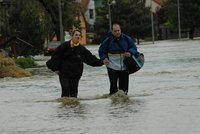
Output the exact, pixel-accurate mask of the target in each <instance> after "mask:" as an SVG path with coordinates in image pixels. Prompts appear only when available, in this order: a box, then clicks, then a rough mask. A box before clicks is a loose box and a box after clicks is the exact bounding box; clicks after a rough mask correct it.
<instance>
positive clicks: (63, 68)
mask: <svg viewBox="0 0 200 134" xmlns="http://www.w3.org/2000/svg"><path fill="white" fill-rule="evenodd" d="M80 40H81V32H80V31H79V30H74V31H73V32H72V39H71V40H69V41H66V42H64V43H63V44H61V45H60V46H58V47H57V48H56V51H55V53H54V54H53V55H52V57H51V59H50V60H49V61H47V67H48V68H49V69H51V70H52V71H54V72H56V73H57V74H58V75H59V80H60V84H61V88H62V94H61V97H76V98H77V95H78V83H79V80H80V78H81V76H82V73H83V63H86V64H88V65H90V66H93V67H94V66H102V65H103V64H104V62H103V61H102V60H100V59H98V58H97V57H96V56H94V55H92V53H91V52H90V51H89V50H88V49H87V48H85V47H84V46H82V45H80Z"/></svg>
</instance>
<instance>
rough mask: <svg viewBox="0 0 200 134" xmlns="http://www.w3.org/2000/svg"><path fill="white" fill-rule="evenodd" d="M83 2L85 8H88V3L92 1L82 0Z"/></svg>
mask: <svg viewBox="0 0 200 134" xmlns="http://www.w3.org/2000/svg"><path fill="white" fill-rule="evenodd" d="M81 3H82V5H83V6H84V8H87V7H88V4H89V3H90V0H81Z"/></svg>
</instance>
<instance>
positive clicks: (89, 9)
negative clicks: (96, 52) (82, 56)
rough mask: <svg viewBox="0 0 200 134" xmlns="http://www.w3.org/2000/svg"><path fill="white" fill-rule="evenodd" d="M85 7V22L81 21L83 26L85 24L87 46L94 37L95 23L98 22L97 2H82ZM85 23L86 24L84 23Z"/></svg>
mask: <svg viewBox="0 0 200 134" xmlns="http://www.w3.org/2000/svg"><path fill="white" fill-rule="evenodd" d="M80 2H81V4H82V6H83V12H82V15H83V17H84V20H81V25H82V24H83V23H85V25H86V26H87V27H86V26H85V30H86V31H85V33H86V34H85V35H84V36H86V44H90V43H91V42H92V40H93V37H94V23H95V21H96V12H95V1H94V0H80ZM84 21H85V22H84Z"/></svg>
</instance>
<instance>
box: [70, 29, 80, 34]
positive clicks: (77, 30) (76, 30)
mask: <svg viewBox="0 0 200 134" xmlns="http://www.w3.org/2000/svg"><path fill="white" fill-rule="evenodd" d="M75 32H79V33H81V30H79V29H74V30H73V31H72V33H71V35H72V36H73V35H74V33H75ZM81 34H82V33H81Z"/></svg>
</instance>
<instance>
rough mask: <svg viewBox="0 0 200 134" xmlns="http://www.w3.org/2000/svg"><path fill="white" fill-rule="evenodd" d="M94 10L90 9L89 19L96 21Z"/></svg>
mask: <svg viewBox="0 0 200 134" xmlns="http://www.w3.org/2000/svg"><path fill="white" fill-rule="evenodd" d="M93 11H94V10H93V9H89V17H90V19H94V12H93Z"/></svg>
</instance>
